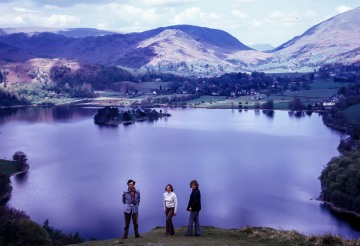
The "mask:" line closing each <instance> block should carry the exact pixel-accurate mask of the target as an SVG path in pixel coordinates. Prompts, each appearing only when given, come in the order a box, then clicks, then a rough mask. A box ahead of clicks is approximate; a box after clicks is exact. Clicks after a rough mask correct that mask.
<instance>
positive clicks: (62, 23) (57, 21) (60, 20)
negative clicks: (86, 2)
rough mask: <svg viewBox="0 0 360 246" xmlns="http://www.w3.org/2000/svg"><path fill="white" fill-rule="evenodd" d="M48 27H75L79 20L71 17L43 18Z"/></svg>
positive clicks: (54, 16) (55, 16) (51, 16)
mask: <svg viewBox="0 0 360 246" xmlns="http://www.w3.org/2000/svg"><path fill="white" fill-rule="evenodd" d="M44 20H45V21H46V23H47V25H46V24H45V25H44V26H49V27H66V26H77V25H78V24H79V23H80V19H79V18H78V17H75V16H71V15H50V16H49V17H45V18H44Z"/></svg>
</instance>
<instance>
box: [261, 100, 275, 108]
mask: <svg viewBox="0 0 360 246" xmlns="http://www.w3.org/2000/svg"><path fill="white" fill-rule="evenodd" d="M262 108H263V109H274V101H273V100H267V101H266V102H265V103H263V104H262Z"/></svg>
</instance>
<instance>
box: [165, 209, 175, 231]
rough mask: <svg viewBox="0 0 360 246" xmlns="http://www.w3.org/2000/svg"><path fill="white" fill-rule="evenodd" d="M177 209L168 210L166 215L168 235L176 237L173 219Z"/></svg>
mask: <svg viewBox="0 0 360 246" xmlns="http://www.w3.org/2000/svg"><path fill="white" fill-rule="evenodd" d="M174 212H175V209H174V208H166V209H165V215H166V235H174V234H175V230H174V225H173V223H172V217H173V216H174Z"/></svg>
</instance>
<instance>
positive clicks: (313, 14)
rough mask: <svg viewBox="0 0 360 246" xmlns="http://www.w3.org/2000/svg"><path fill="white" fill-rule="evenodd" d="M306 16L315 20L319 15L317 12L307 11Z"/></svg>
mask: <svg viewBox="0 0 360 246" xmlns="http://www.w3.org/2000/svg"><path fill="white" fill-rule="evenodd" d="M304 16H305V17H306V18H314V17H316V16H317V13H316V11H314V10H308V11H306V12H305V13H304Z"/></svg>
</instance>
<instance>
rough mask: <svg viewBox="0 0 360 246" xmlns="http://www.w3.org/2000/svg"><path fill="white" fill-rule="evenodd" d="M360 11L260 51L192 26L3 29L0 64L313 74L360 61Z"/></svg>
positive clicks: (201, 73) (197, 73)
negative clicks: (36, 61)
mask: <svg viewBox="0 0 360 246" xmlns="http://www.w3.org/2000/svg"><path fill="white" fill-rule="evenodd" d="M359 22H360V8H356V9H353V10H350V11H348V12H345V13H342V14H339V15H337V16H334V17H332V18H330V19H328V20H326V21H324V22H322V23H319V24H317V25H315V26H313V27H310V28H309V29H308V30H307V31H306V32H304V33H303V34H302V35H300V36H297V37H295V38H293V39H291V40H289V41H287V42H285V43H284V44H282V45H280V46H279V47H277V48H275V49H273V50H271V51H268V52H263V51H257V50H253V49H252V48H250V47H248V46H247V45H245V44H243V43H242V42H241V41H239V40H238V39H236V38H235V37H233V36H232V35H231V34H229V33H227V32H225V31H222V30H217V29H211V28H206V27H199V26H192V25H175V26H167V27H159V28H156V29H152V30H148V31H144V32H138V33H135V32H134V33H127V34H121V33H114V32H108V31H102V30H97V29H91V28H74V29H49V28H29V30H25V29H19V28H17V29H16V28H7V29H0V47H1V48H2V49H1V52H0V60H3V61H7V62H24V61H26V60H28V59H31V58H46V59H59V58H61V59H67V60H77V61H79V62H82V63H89V64H100V65H105V66H121V67H124V68H127V69H130V70H132V71H135V72H142V73H151V72H157V73H158V72H165V73H172V74H177V75H193V76H207V77H211V76H219V75H222V74H224V73H227V72H239V71H241V72H252V71H265V72H309V71H313V70H314V69H317V68H318V67H319V66H320V65H323V64H325V63H334V62H339V63H344V64H353V63H355V62H357V61H360V25H359V24H358V23H359Z"/></svg>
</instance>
